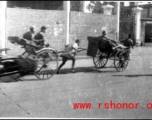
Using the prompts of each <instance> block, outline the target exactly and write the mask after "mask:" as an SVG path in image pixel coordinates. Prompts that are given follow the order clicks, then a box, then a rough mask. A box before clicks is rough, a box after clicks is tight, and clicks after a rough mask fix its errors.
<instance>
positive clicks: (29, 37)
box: [23, 26, 35, 41]
mask: <svg viewBox="0 0 152 120" xmlns="http://www.w3.org/2000/svg"><path fill="white" fill-rule="evenodd" d="M34 33H35V27H34V26H31V27H30V30H29V31H28V32H26V33H24V34H23V38H24V39H26V40H29V41H32V40H33V37H34Z"/></svg>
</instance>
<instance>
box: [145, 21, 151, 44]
mask: <svg viewBox="0 0 152 120" xmlns="http://www.w3.org/2000/svg"><path fill="white" fill-rule="evenodd" d="M150 42H151V43H152V23H146V24H145V43H150Z"/></svg>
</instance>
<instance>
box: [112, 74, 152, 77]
mask: <svg viewBox="0 0 152 120" xmlns="http://www.w3.org/2000/svg"><path fill="white" fill-rule="evenodd" d="M113 76H114V77H122V76H123V77H151V76H152V74H140V75H139V74H136V75H135V74H134V75H113Z"/></svg>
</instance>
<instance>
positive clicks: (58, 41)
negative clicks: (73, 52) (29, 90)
mask: <svg viewBox="0 0 152 120" xmlns="http://www.w3.org/2000/svg"><path fill="white" fill-rule="evenodd" d="M65 16H66V12H65V11H55V10H32V9H18V8H7V14H6V37H8V36H19V37H22V34H23V33H24V32H26V31H28V28H29V26H30V25H34V26H36V32H38V31H39V29H40V27H41V26H42V25H47V26H49V28H48V29H47V31H46V38H47V41H46V42H47V43H50V44H51V46H52V48H54V49H55V50H57V51H60V50H63V49H64V45H65V43H66V34H65V33H66V17H65ZM57 21H60V22H61V26H60V30H61V31H60V32H58V34H57V35H56V34H55V31H56V30H55V28H56V22H57ZM116 26H117V24H116V16H115V15H111V16H109V15H103V14H90V13H82V12H71V13H70V43H72V42H73V41H74V40H75V39H76V38H79V39H80V40H81V41H82V42H81V46H82V47H83V48H87V45H88V40H87V36H99V35H101V29H102V27H106V28H107V31H108V36H109V37H110V38H113V39H115V38H116ZM6 47H9V48H13V50H12V51H9V52H8V55H13V56H16V55H20V54H21V53H22V52H24V49H22V48H20V46H18V45H13V44H11V43H10V42H9V41H8V40H6ZM79 55H86V51H84V52H81V53H79Z"/></svg>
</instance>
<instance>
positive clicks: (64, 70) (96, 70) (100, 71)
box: [58, 66, 117, 75]
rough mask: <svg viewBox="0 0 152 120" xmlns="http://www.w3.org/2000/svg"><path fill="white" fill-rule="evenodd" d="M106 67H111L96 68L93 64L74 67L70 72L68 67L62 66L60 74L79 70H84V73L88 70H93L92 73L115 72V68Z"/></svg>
mask: <svg viewBox="0 0 152 120" xmlns="http://www.w3.org/2000/svg"><path fill="white" fill-rule="evenodd" d="M106 68H111V67H105V68H104V69H103V68H101V69H97V68H95V67H94V66H93V67H77V68H75V72H71V69H70V68H64V69H61V70H60V74H69V73H70V74H75V73H80V72H84V73H89V72H93V73H111V72H117V71H115V69H113V70H111V69H108V70H106ZM60 74H58V75H60Z"/></svg>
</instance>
